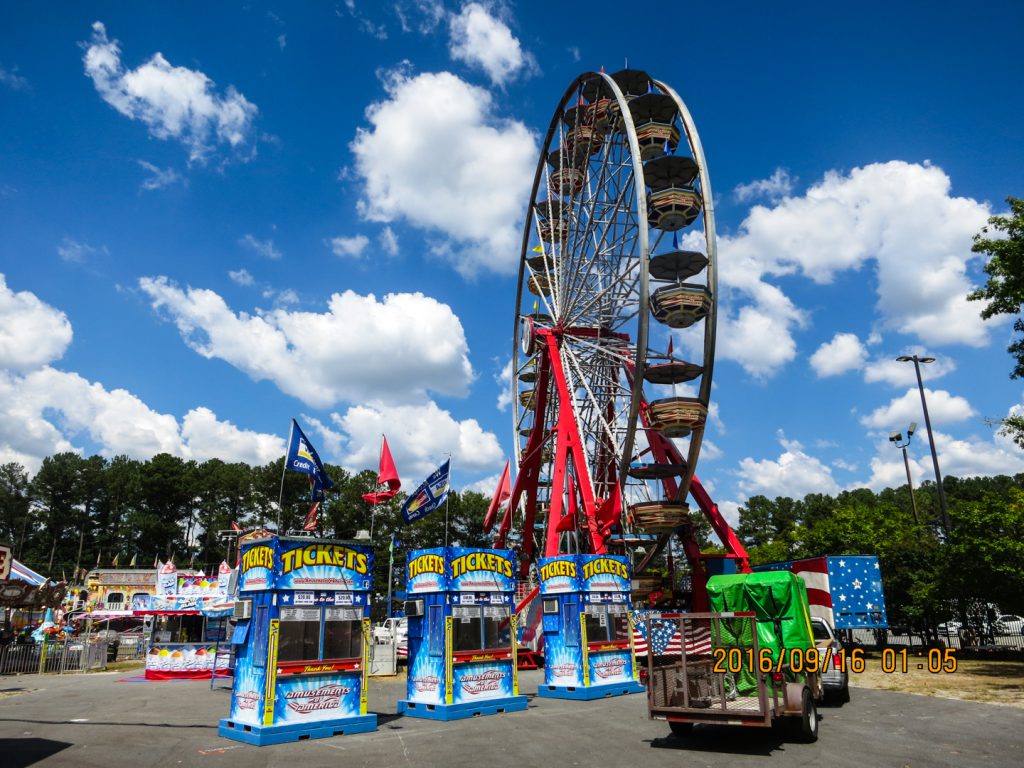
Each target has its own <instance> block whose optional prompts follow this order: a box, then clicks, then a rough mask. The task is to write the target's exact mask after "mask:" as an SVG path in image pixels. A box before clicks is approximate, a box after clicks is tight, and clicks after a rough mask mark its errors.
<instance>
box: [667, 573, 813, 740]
mask: <svg viewBox="0 0 1024 768" xmlns="http://www.w3.org/2000/svg"><path fill="white" fill-rule="evenodd" d="M748 580H749V581H750V582H751V583H750V584H747V583H746V582H747V581H748ZM708 595H709V599H710V601H711V603H712V606H713V607H722V606H723V605H726V604H728V603H734V604H735V607H737V608H739V609H740V610H720V611H716V612H713V613H672V614H669V613H663V614H661V615H660V616H658V615H656V614H654V615H651V616H649V617H648V619H647V634H648V637H651V636H652V633H653V632H671V633H672V638H673V640H672V642H670V643H669V644H668V646H667V647H666V649H665V653H663V654H661V655H657V656H656V655H655V654H653V653H652V654H650V655H649V656H648V657H647V705H648V715H649V716H650V717H651V718H652V719H664V720H667V721H668V723H669V726H670V727H671V729H672V733H673V734H675V735H677V736H685V735H688V734H689V733H690V732H691V730H692V729H693V726H694V725H696V724H709V725H737V726H753V727H765V728H767V727H771V726H772V725H773V724H774V723H775V722H776V721H778V720H780V719H782V720H784V721H788V722H789V723H790V725H791V727H792V729H793V730H794V732H795V735H796V736H797V737H798V738H799V739H800V740H802V741H807V742H812V741H816V740H817V738H818V712H817V702H818V701H819V700H820V699H821V697H822V689H821V681H820V678H819V674H818V669H819V668H820V667H821V665H822V664H823V663H826V660H827V653H828V652H827V650H826V648H825V645H824V644H823V645H822V647H820V648H819V647H818V646H817V645H816V644H815V642H814V640H813V636H812V635H811V630H810V622H809V616H808V612H807V595H806V589H804V588H803V584H802V582H800V581H799V580H798V579H796V577H795V576H793V575H792V574H788V573H786V574H756V575H755V574H745V575H741V576H715V577H712V579H711V580H709V582H708ZM748 608H749V609H750V610H746V609H748ZM657 622H660V623H661V624H660V626H658V625H657V624H656V623H657ZM666 624H668V626H666ZM677 635H678V642H676V636H677ZM708 638H710V641H708ZM808 660H810V662H811V663H808Z"/></svg>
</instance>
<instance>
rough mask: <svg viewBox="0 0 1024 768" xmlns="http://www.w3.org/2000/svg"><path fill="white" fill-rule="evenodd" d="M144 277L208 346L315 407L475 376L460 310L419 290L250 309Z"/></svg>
mask: <svg viewBox="0 0 1024 768" xmlns="http://www.w3.org/2000/svg"><path fill="white" fill-rule="evenodd" d="M139 286H140V288H141V289H142V290H143V292H144V293H146V294H147V295H148V296H149V297H150V299H151V301H152V305H153V308H154V309H158V310H160V309H162V310H165V311H166V312H167V313H168V314H169V315H170V316H171V318H172V319H173V320H174V322H175V324H176V325H177V327H178V330H179V332H180V333H181V336H182V338H183V339H184V341H185V343H186V344H188V345H189V346H190V347H191V348H192V349H193V350H195V351H196V352H198V353H199V354H200V355H202V356H203V357H206V358H218V359H221V360H224V361H226V362H228V363H230V364H231V365H233V366H235V367H236V368H238V369H239V370H240V371H243V372H244V373H246V374H247V375H248V376H249V377H250V378H252V379H253V380H255V381H261V380H264V379H267V380H270V381H272V382H274V384H275V385H276V386H277V387H278V388H279V389H280V390H281V391H282V392H285V393H287V394H289V395H293V396H295V397H297V398H299V399H300V400H302V401H303V402H304V403H307V404H308V405H310V406H312V407H318V408H321V407H322V408H326V407H329V406H331V405H333V404H334V403H336V402H338V401H340V400H346V401H350V402H365V401H370V400H380V401H386V402H397V401H404V402H410V401H415V400H417V399H419V400H425V399H426V392H428V391H432V392H436V393H439V394H444V395H457V396H461V395H465V394H466V392H467V390H468V388H469V384H470V382H471V381H472V380H473V369H472V366H471V365H470V363H469V356H468V355H469V348H468V346H467V344H466V336H465V332H464V331H463V328H462V324H461V323H460V322H459V319H458V317H456V316H455V314H454V312H452V310H451V308H450V307H449V306H448V305H446V304H442V303H440V302H438V301H436V300H435V299H432V298H430V297H427V296H424V295H423V294H421V293H392V294H387V295H386V296H385V297H384V298H383V300H382V301H378V300H377V299H376V297H375V296H374V295H373V294H370V295H368V296H360V295H358V294H356V293H354V292H353V291H345V292H344V293H336V294H334V295H332V296H331V298H330V300H329V301H328V306H327V311H326V312H324V313H315V312H300V311H287V310H285V309H280V308H278V309H274V310H272V311H267V312H258V313H257V314H255V315H250V314H248V313H245V312H239V313H238V314H236V313H234V312H233V311H232V310H231V309H230V308H229V307H228V306H227V304H226V303H225V302H224V299H223V298H221V297H220V296H219V295H218V294H216V293H214V292H213V291H210V290H205V289H193V288H188V289H186V290H181V289H180V288H178V287H177V286H176V285H175V284H173V283H172V282H171V281H169V280H168V279H167V278H166V277H155V278H150V277H144V278H142V279H140V280H139ZM410 372H414V374H410Z"/></svg>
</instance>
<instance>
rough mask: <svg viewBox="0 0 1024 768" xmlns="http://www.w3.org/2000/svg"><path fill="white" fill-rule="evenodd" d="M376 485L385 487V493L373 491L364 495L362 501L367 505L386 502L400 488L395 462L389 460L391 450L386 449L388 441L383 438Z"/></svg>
mask: <svg viewBox="0 0 1024 768" xmlns="http://www.w3.org/2000/svg"><path fill="white" fill-rule="evenodd" d="M377 485H378V486H380V485H386V486H387V487H388V489H387V490H386V491H375V492H373V493H364V494H363V501H365V502H366V503H367V504H380V503H381V502H382V501H387V500H388V499H391V498H393V497H394V495H395V494H396V493H398V489H399V488H401V487H402V481H401V480H399V479H398V470H397V469H396V468H395V460H394V459H393V458H391V449H390V448H388V439H387V438H386V437H384V438H383V440H382V442H381V446H380V462H379V463H378V466H377Z"/></svg>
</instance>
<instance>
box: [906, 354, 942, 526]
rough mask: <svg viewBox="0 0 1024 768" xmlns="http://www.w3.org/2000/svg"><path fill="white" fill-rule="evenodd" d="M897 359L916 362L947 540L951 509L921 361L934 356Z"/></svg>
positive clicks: (918, 386) (930, 361)
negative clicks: (936, 449)
mask: <svg viewBox="0 0 1024 768" xmlns="http://www.w3.org/2000/svg"><path fill="white" fill-rule="evenodd" d="M896 360H897V361H898V362H901V363H909V362H913V363H914V372H915V373H917V388H918V390H919V391H920V393H921V410H923V411H924V426H925V429H927V430H928V445H929V446H930V447H931V449H932V464H933V465H934V467H935V485H936V486H937V487H938V490H939V509H940V510H941V512H942V527H943V529H944V530H945V533H946V541H947V542H948V541H949V531H950V527H951V526H950V523H949V509H948V508H947V507H946V493H945V491H944V490H943V489H942V473H941V472H939V455H938V454H937V453H936V452H935V437H934V436H933V435H932V420H931V418H929V416H928V403H927V401H925V399H924V382H923V381H922V380H921V363H934V362H935V358H934V357H918V356H917V355H902V356H900V357H897V358H896Z"/></svg>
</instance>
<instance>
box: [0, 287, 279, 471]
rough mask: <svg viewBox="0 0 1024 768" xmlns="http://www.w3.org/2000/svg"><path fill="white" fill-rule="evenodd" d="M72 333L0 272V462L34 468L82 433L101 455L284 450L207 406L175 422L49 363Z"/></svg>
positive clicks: (246, 456)
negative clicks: (10, 286) (16, 290)
mask: <svg viewBox="0 0 1024 768" xmlns="http://www.w3.org/2000/svg"><path fill="white" fill-rule="evenodd" d="M71 338H72V329H71V324H70V323H69V322H68V319H67V317H66V316H65V315H64V313H63V312H60V311H58V310H57V309H55V308H53V307H51V306H49V305H47V304H45V303H43V302H42V301H40V300H39V298H38V297H36V296H35V295H34V294H32V293H29V292H28V291H23V292H19V293H14V292H13V291H11V290H9V289H8V288H7V285H6V282H5V281H4V278H3V275H0V462H6V461H18V462H20V463H22V464H23V465H24V466H25V467H27V468H28V469H29V470H31V471H34V470H35V469H37V468H38V467H39V465H40V463H41V462H42V460H43V458H44V457H45V456H48V455H52V454H54V453H56V452H59V451H78V452H81V450H82V449H81V447H80V445H76V442H75V441H76V440H78V439H79V438H80V437H83V436H85V435H87V436H88V438H89V440H90V441H91V442H92V443H93V444H95V445H96V446H98V449H99V451H100V453H102V454H103V455H105V456H113V455H116V454H119V453H124V454H127V455H129V456H133V457H135V458H142V459H144V458H149V457H150V456H152V455H153V454H155V453H159V452H163V451H166V452H168V453H173V454H175V455H177V456H182V457H184V458H195V459H207V458H213V457H217V458H222V459H224V460H226V461H248V462H252V463H266V462H268V461H270V460H272V459H275V458H277V457H278V456H280V455H281V454H282V453H283V452H284V441H283V440H282V439H281V438H279V437H275V436H273V435H264V434H260V433H256V432H252V431H248V430H242V429H239V428H237V427H235V426H234V425H232V424H231V423H230V422H226V421H221V420H219V419H217V417H216V416H215V415H214V414H213V413H212V412H211V411H210V410H209V409H207V408H202V407H200V408H193V409H192V410H190V411H189V412H188V413H187V414H185V417H184V419H183V420H182V422H181V424H180V425H179V423H178V421H177V419H176V418H175V417H174V416H171V415H168V414H162V413H158V412H156V411H154V410H153V409H151V408H150V407H149V406H147V405H146V404H145V403H144V402H142V401H141V400H140V399H139V398H138V397H136V396H135V395H133V394H132V393H130V392H128V391H126V390H124V389H112V390H108V389H107V388H105V387H104V386H103V385H102V384H100V383H98V382H90V381H87V380H86V379H84V378H83V377H82V376H80V375H79V374H77V373H71V372H67V371H60V370H57V369H55V368H52V367H50V366H49V365H47V363H50V362H53V361H55V360H57V359H59V358H60V357H62V356H63V354H64V352H65V350H66V349H67V347H68V345H69V344H70V343H71Z"/></svg>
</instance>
